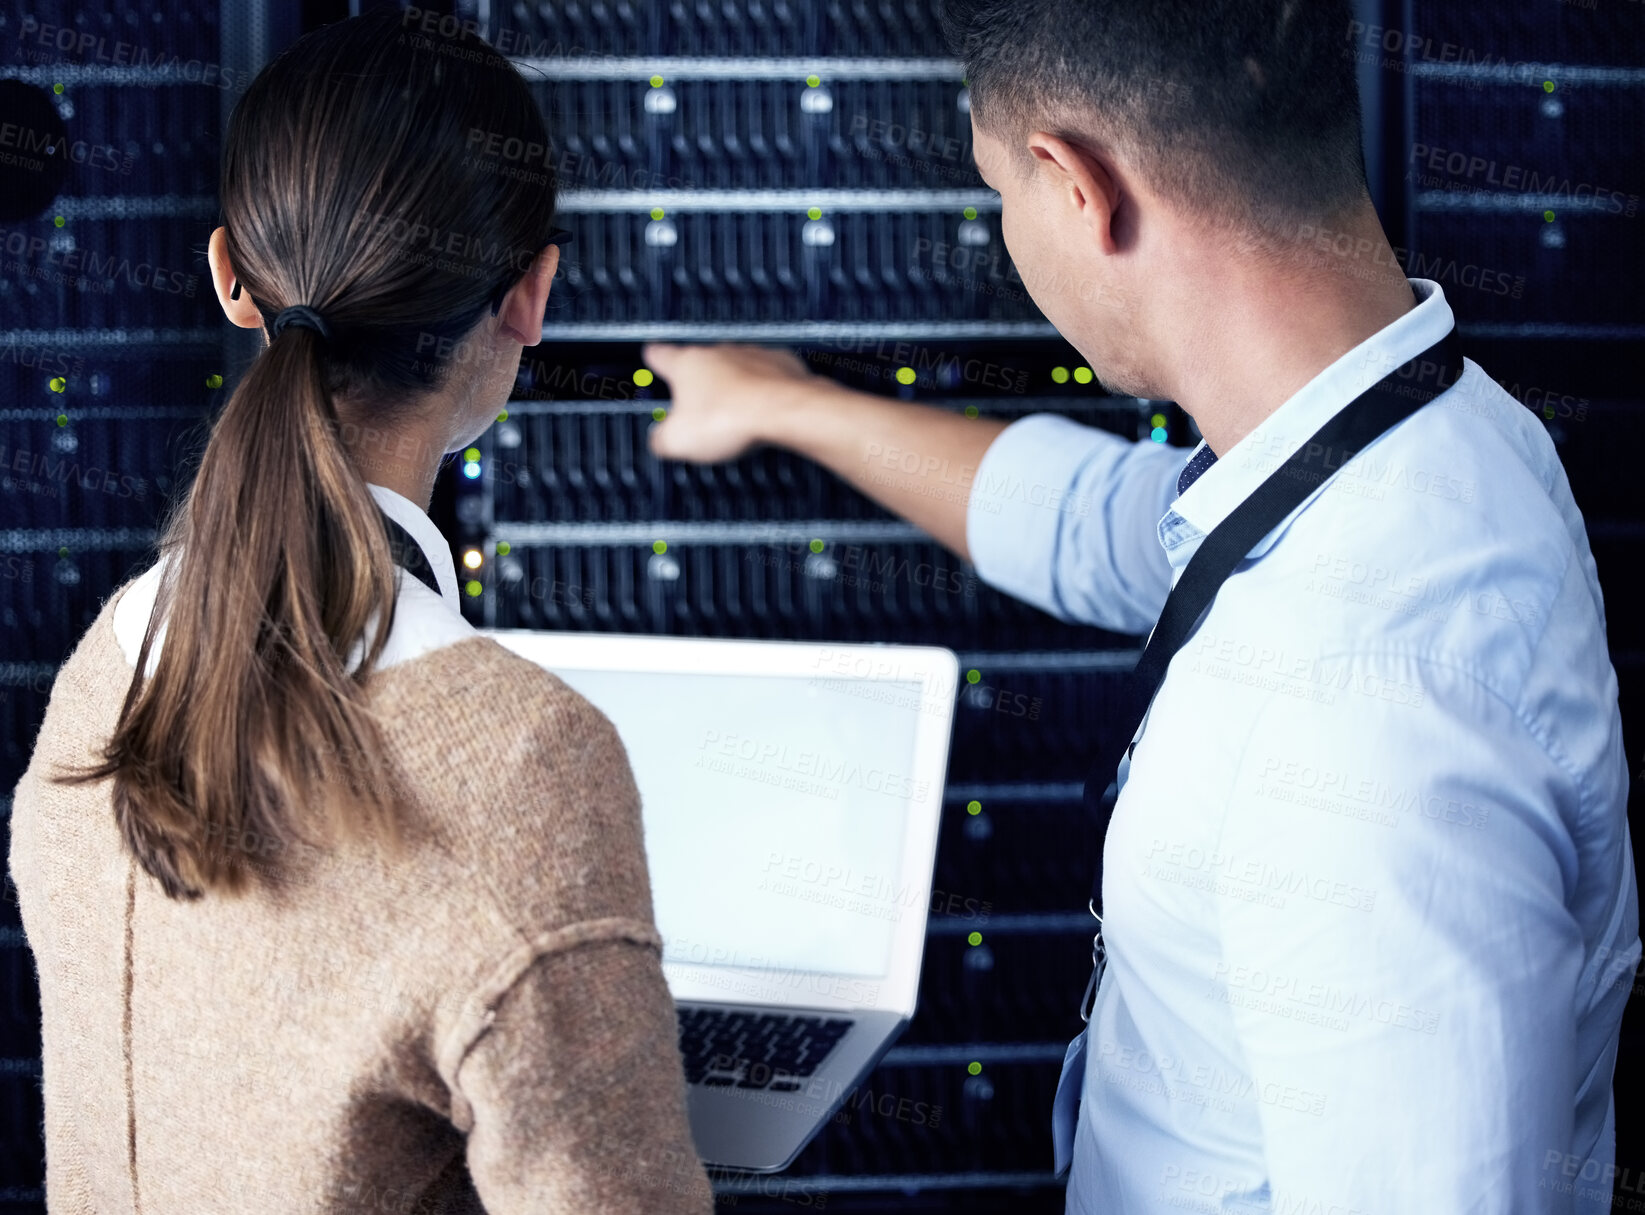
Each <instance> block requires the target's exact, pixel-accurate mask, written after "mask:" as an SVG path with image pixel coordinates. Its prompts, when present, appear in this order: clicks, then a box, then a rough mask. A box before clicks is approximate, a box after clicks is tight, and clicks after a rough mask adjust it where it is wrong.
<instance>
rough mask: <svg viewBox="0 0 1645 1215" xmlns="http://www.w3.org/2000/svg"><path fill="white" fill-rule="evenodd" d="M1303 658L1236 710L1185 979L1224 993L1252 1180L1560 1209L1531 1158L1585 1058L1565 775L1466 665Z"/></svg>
mask: <svg viewBox="0 0 1645 1215" xmlns="http://www.w3.org/2000/svg"><path fill="white" fill-rule="evenodd" d="M1325 665H1326V666H1328V667H1329V668H1330V674H1331V679H1330V687H1331V688H1332V689H1333V691H1332V692H1331V694H1330V696H1329V697H1328V698H1306V697H1297V696H1274V697H1270V698H1267V702H1268V703H1267V705H1266V706H1265V707H1264V708H1263V709H1262V710H1261V711H1260V712H1259V713H1258V715H1257V717H1256V720H1255V721H1254V723H1253V725H1252V729H1251V734H1250V737H1249V741H1248V744H1247V747H1246V750H1245V752H1244V756H1243V758H1242V760H1241V763H1240V767H1239V775H1238V776H1237V778H1236V779H1237V782H1238V783H1237V784H1236V786H1235V788H1234V789H1233V790H1232V791H1231V796H1230V800H1229V803H1228V811H1227V817H1226V819H1225V822H1224V829H1223V835H1222V838H1221V840H1220V841H1219V845H1218V846H1219V849H1220V851H1221V854H1222V857H1221V859H1222V862H1223V866H1222V869H1221V872H1222V873H1224V874H1226V875H1227V876H1228V877H1230V878H1231V879H1233V880H1230V881H1228V882H1227V883H1226V884H1225V886H1224V888H1223V891H1222V892H1219V894H1220V897H1219V899H1218V907H1219V911H1220V917H1219V918H1220V923H1221V930H1222V953H1221V957H1220V959H1219V960H1218V961H1217V962H1216V964H1215V973H1213V974H1212V975H1210V976H1208V978H1209V979H1210V983H1209V984H1208V987H1207V992H1206V997H1207V999H1209V1000H1215V1001H1218V1002H1223V1003H1226V1004H1227V1005H1228V1006H1229V1007H1230V1009H1231V1012H1232V1017H1233V1023H1234V1028H1235V1033H1236V1036H1237V1039H1238V1041H1239V1043H1240V1045H1241V1047H1242V1049H1243V1052H1244V1056H1245V1062H1246V1065H1247V1066H1248V1068H1249V1079H1250V1087H1249V1093H1250V1096H1251V1099H1252V1100H1253V1101H1254V1108H1255V1111H1256V1116H1257V1118H1258V1120H1259V1122H1260V1125H1261V1128H1262V1139H1263V1152H1264V1157H1265V1163H1266V1167H1267V1171H1268V1178H1267V1180H1268V1184H1269V1186H1270V1187H1271V1194H1270V1196H1269V1200H1270V1201H1271V1202H1272V1204H1273V1209H1275V1210H1281V1209H1283V1210H1331V1211H1350V1210H1351V1211H1362V1212H1394V1211H1469V1212H1473V1213H1475V1215H1490V1213H1493V1212H1520V1211H1530V1210H1535V1211H1538V1212H1568V1211H1570V1210H1571V1209H1572V1206H1571V1203H1572V1195H1571V1193H1570V1190H1569V1187H1568V1185H1567V1184H1566V1183H1565V1180H1564V1175H1563V1174H1561V1173H1559V1172H1558V1170H1557V1169H1554V1170H1550V1168H1549V1166H1548V1164H1547V1162H1548V1161H1549V1160H1563V1159H1564V1156H1565V1153H1566V1152H1568V1151H1569V1150H1570V1145H1571V1142H1572V1136H1573V1121H1574V1116H1575V1115H1574V1099H1575V1096H1576V1094H1577V1092H1578V1090H1579V1087H1580V1086H1582V1085H1583V1084H1584V1083H1586V1082H1588V1080H1589V1079H1591V1078H1590V1077H1584V1076H1582V1075H1578V1074H1576V1062H1575V1053H1576V1052H1575V1043H1576V1034H1577V1028H1576V1024H1575V1015H1576V1014H1575V1009H1576V1006H1577V984H1578V981H1579V972H1580V970H1581V966H1582V960H1583V944H1582V939H1581V932H1580V928H1579V925H1578V924H1577V922H1576V920H1575V919H1574V917H1573V916H1572V914H1571V913H1570V911H1569V910H1568V909H1567V907H1566V903H1565V890H1566V889H1567V888H1568V887H1570V886H1573V885H1574V883H1575V880H1576V867H1577V859H1576V851H1575V847H1574V844H1573V842H1572V828H1571V826H1570V824H1571V823H1574V822H1577V821H1579V819H1578V817H1577V816H1578V812H1579V803H1580V792H1579V791H1580V785H1579V784H1578V782H1577V781H1576V779H1575V777H1574V775H1573V774H1570V773H1568V772H1567V771H1566V770H1565V769H1564V768H1563V767H1562V765H1560V764H1559V763H1557V762H1556V761H1555V760H1554V759H1553V758H1551V756H1550V753H1549V752H1548V751H1547V750H1545V748H1544V745H1543V743H1544V740H1545V739H1546V738H1547V737H1548V735H1547V733H1546V732H1545V731H1543V730H1540V729H1533V728H1532V727H1531V726H1529V725H1528V724H1527V723H1526V722H1524V721H1522V720H1521V718H1520V716H1519V715H1518V714H1517V713H1516V712H1515V711H1514V709H1513V708H1511V707H1510V706H1509V705H1508V704H1506V703H1505V702H1504V701H1503V700H1502V699H1501V698H1499V697H1498V696H1497V695H1496V694H1494V693H1493V692H1492V691H1490V690H1488V689H1487V688H1486V687H1484V686H1483V685H1482V684H1480V683H1479V682H1477V681H1476V680H1474V679H1472V678H1471V677H1470V676H1468V675H1466V674H1465V673H1462V672H1459V671H1457V670H1455V669H1454V668H1451V667H1448V666H1443V665H1440V664H1438V663H1431V662H1422V661H1418V660H1416V659H1407V658H1403V657H1395V656H1387V657H1386V658H1384V659H1382V660H1377V661H1373V660H1370V659H1359V658H1355V659H1352V660H1344V661H1343V662H1341V663H1329V664H1325ZM1322 669H1323V668H1322ZM1258 896H1260V897H1258ZM1264 1209H1267V1208H1266V1207H1265V1208H1264Z"/></svg>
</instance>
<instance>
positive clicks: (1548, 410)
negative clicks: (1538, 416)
mask: <svg viewBox="0 0 1645 1215" xmlns="http://www.w3.org/2000/svg"><path fill="white" fill-rule="evenodd" d="M1542 416H1543V417H1545V418H1547V419H1548V420H1549V421H1550V422H1551V421H1553V418H1554V407H1553V406H1552V405H1544V406H1543V407H1542Z"/></svg>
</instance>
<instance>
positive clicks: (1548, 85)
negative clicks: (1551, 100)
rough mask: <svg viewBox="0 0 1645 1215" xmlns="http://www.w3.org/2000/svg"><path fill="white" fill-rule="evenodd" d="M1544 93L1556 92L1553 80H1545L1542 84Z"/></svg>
mask: <svg viewBox="0 0 1645 1215" xmlns="http://www.w3.org/2000/svg"><path fill="white" fill-rule="evenodd" d="M1542 91H1543V92H1544V93H1551V92H1553V91H1554V82H1553V81H1552V80H1544V81H1543V82H1542Z"/></svg>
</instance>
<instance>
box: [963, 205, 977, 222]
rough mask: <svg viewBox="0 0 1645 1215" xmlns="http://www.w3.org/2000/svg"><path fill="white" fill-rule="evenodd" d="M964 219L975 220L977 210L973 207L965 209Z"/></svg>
mask: <svg viewBox="0 0 1645 1215" xmlns="http://www.w3.org/2000/svg"><path fill="white" fill-rule="evenodd" d="M965 218H966V219H976V218H977V209H976V208H975V207H967V208H966V209H965Z"/></svg>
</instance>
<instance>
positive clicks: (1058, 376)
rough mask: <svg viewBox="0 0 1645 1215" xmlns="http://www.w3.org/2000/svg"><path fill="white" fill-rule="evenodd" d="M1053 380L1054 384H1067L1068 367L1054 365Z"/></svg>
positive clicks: (1052, 369)
mask: <svg viewBox="0 0 1645 1215" xmlns="http://www.w3.org/2000/svg"><path fill="white" fill-rule="evenodd" d="M1051 382H1052V383H1053V384H1066V383H1068V368H1066V367H1053V368H1051Z"/></svg>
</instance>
